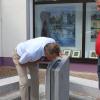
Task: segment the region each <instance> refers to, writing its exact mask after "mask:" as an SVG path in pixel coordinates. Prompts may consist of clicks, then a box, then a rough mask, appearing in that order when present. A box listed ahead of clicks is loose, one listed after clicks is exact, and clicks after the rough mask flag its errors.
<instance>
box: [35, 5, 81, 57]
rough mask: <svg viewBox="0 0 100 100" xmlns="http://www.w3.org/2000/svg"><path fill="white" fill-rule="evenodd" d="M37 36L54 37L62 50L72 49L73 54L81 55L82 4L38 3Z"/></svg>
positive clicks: (36, 7)
mask: <svg viewBox="0 0 100 100" xmlns="http://www.w3.org/2000/svg"><path fill="white" fill-rule="evenodd" d="M35 36H36V37H38V36H47V37H52V38H54V39H55V40H56V41H57V42H58V43H59V44H60V46H61V48H62V50H70V55H71V56H73V57H81V54H82V4H81V3H68V4H41V5H36V6H35ZM66 54H67V53H66Z"/></svg>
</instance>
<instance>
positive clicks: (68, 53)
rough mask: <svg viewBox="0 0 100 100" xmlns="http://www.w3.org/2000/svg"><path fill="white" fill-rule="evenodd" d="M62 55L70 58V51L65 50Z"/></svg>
mask: <svg viewBox="0 0 100 100" xmlns="http://www.w3.org/2000/svg"><path fill="white" fill-rule="evenodd" d="M63 53H64V54H65V55H66V56H71V50H70V49H65V50H64V51H63Z"/></svg>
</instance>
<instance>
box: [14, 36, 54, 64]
mask: <svg viewBox="0 0 100 100" xmlns="http://www.w3.org/2000/svg"><path fill="white" fill-rule="evenodd" d="M48 43H55V40H54V39H52V38H48V37H38V38H34V39H30V40H27V41H25V42H22V43H20V44H18V45H17V47H16V50H17V53H18V55H19V56H20V59H19V63H20V64H24V63H27V62H34V61H36V60H39V59H40V58H41V57H42V56H45V54H44V47H45V45H46V44H48Z"/></svg>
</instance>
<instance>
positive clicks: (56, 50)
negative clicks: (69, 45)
mask: <svg viewBox="0 0 100 100" xmlns="http://www.w3.org/2000/svg"><path fill="white" fill-rule="evenodd" d="M44 50H45V57H46V58H47V59H48V60H50V61H52V60H54V59H55V58H56V57H58V56H59V54H60V47H59V45H58V44H57V43H48V44H47V45H46V46H45V48H44Z"/></svg>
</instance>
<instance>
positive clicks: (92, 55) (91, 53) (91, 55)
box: [89, 50, 97, 59]
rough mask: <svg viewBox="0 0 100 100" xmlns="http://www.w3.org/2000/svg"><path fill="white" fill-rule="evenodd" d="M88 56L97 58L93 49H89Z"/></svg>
mask: <svg viewBox="0 0 100 100" xmlns="http://www.w3.org/2000/svg"><path fill="white" fill-rule="evenodd" d="M89 58H93V59H97V55H96V52H95V50H90V53H89Z"/></svg>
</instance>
